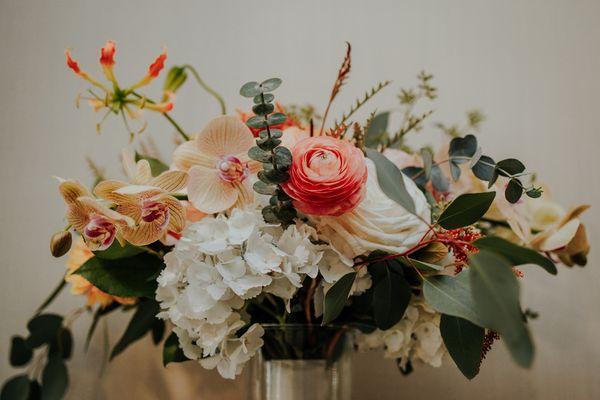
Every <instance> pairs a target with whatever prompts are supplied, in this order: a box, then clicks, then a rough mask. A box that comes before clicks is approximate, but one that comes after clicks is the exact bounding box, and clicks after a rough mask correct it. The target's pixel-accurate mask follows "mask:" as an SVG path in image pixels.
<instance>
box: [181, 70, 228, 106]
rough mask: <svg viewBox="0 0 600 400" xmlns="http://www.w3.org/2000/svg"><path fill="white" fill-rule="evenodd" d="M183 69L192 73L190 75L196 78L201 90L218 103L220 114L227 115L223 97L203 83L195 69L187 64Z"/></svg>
mask: <svg viewBox="0 0 600 400" xmlns="http://www.w3.org/2000/svg"><path fill="white" fill-rule="evenodd" d="M183 68H186V69H188V70H189V71H190V72H191V73H192V75H194V78H196V81H197V82H198V84H199V85H200V86H202V89H204V90H205V91H206V92H207V93H208V94H210V95H211V96H213V97H214V98H215V99H216V100H217V101H218V102H219V106H220V107H221V114H223V115H225V114H227V108H226V107H225V101H224V100H223V97H221V95H220V94H219V93H217V92H216V91H215V90H214V89H213V88H211V87H210V86H208V85H207V84H206V82H204V81H203V80H202V78H200V74H198V71H196V68H194V67H193V66H191V65H189V64H186V65H184V66H183Z"/></svg>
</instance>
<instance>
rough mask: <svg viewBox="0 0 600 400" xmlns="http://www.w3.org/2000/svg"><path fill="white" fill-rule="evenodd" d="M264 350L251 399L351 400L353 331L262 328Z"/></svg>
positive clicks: (257, 362) (300, 326)
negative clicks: (263, 331)
mask: <svg viewBox="0 0 600 400" xmlns="http://www.w3.org/2000/svg"><path fill="white" fill-rule="evenodd" d="M263 327H264V329H265V334H264V336H263V340H264V345H263V347H262V349H261V351H260V352H259V353H257V355H256V357H254V360H253V362H252V367H251V374H250V378H249V386H250V387H249V390H248V394H249V399H250V400H284V399H285V400H304V399H310V400H347V399H350V391H351V383H352V377H351V373H352V370H351V368H352V365H351V356H352V350H353V347H354V340H353V339H354V338H353V331H352V330H348V329H347V328H344V327H334V326H320V325H306V324H284V325H277V324H273V325H263Z"/></svg>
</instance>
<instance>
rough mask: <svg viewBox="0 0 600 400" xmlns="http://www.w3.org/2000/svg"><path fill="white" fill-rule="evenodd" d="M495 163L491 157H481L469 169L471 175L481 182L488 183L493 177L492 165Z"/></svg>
mask: <svg viewBox="0 0 600 400" xmlns="http://www.w3.org/2000/svg"><path fill="white" fill-rule="evenodd" d="M495 164H496V163H495V162H494V160H493V159H492V158H491V157H488V156H481V157H480V158H479V160H478V161H477V162H476V163H475V165H473V166H472V167H471V170H472V171H473V174H474V175H475V176H476V177H477V178H479V179H481V180H482V181H486V182H489V181H491V180H492V177H493V175H494V165H495Z"/></svg>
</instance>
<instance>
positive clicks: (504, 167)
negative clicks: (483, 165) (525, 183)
mask: <svg viewBox="0 0 600 400" xmlns="http://www.w3.org/2000/svg"><path fill="white" fill-rule="evenodd" d="M496 167H497V169H498V174H500V175H502V176H508V175H515V174H520V173H521V172H523V171H525V165H523V163H522V162H521V161H519V160H517V159H516V158H507V159H506V160H502V161H498V163H497V164H496ZM500 170H501V171H500ZM507 174H508V175H507Z"/></svg>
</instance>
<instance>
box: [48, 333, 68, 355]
mask: <svg viewBox="0 0 600 400" xmlns="http://www.w3.org/2000/svg"><path fill="white" fill-rule="evenodd" d="M72 353H73V335H72V334H71V331H70V330H69V329H67V328H65V327H62V328H61V329H60V330H59V333H58V334H57V335H56V337H55V338H54V340H53V341H52V342H50V348H49V354H50V355H56V356H58V357H62V358H64V359H65V360H68V359H69V358H71V354H72Z"/></svg>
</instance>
